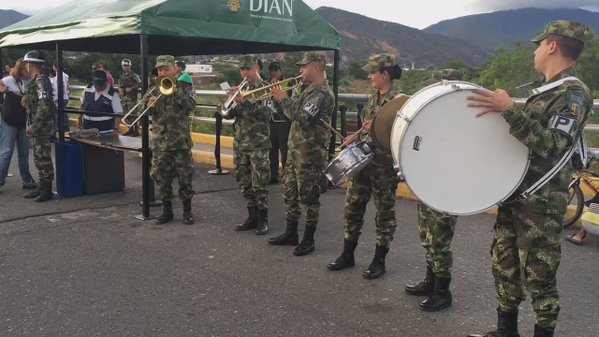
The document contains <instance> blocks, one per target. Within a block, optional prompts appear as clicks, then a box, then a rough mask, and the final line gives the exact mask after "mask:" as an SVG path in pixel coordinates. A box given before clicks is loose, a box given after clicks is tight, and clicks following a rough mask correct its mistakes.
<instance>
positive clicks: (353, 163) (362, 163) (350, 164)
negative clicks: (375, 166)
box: [324, 141, 374, 185]
mask: <svg viewBox="0 0 599 337" xmlns="http://www.w3.org/2000/svg"><path fill="white" fill-rule="evenodd" d="M373 158H374V153H373V152H372V149H371V148H370V147H369V146H368V144H366V142H365V141H361V142H357V143H353V144H351V145H350V146H348V147H347V148H345V149H343V151H341V153H339V155H338V156H337V157H335V158H334V159H333V160H332V161H331V162H330V163H329V165H328V166H327V167H326V169H325V170H324V174H325V175H326V176H327V178H328V179H329V180H330V181H331V182H332V183H333V184H335V185H340V184H341V183H343V182H344V181H346V180H347V179H349V178H351V177H353V176H354V174H356V173H358V172H360V171H361V170H362V169H363V168H364V167H366V165H368V163H370V162H371V161H372V159H373Z"/></svg>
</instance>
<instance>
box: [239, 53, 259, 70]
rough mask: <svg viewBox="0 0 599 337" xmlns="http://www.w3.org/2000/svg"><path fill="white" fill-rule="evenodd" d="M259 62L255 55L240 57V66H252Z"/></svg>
mask: <svg viewBox="0 0 599 337" xmlns="http://www.w3.org/2000/svg"><path fill="white" fill-rule="evenodd" d="M257 64H258V60H257V59H256V56H254V55H243V56H242V57H240V58H239V68H252V67H254V66H256V65H257Z"/></svg>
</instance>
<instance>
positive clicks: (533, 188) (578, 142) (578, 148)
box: [520, 133, 587, 200]
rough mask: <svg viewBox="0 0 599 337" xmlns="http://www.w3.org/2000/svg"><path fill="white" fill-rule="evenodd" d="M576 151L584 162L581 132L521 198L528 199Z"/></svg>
mask: <svg viewBox="0 0 599 337" xmlns="http://www.w3.org/2000/svg"><path fill="white" fill-rule="evenodd" d="M577 151H578V153H580V154H581V159H582V158H583V157H584V158H585V159H583V161H584V162H586V152H587V147H586V140H585V137H584V134H583V133H581V134H580V136H579V137H578V139H577V140H576V143H575V144H574V145H572V147H571V148H570V150H568V152H566V153H564V155H563V156H562V158H561V159H560V160H559V161H558V162H557V164H555V166H554V167H553V168H552V169H551V170H549V172H547V173H546V174H545V175H544V176H543V177H542V178H541V179H539V180H538V181H537V182H536V183H534V184H533V185H532V186H530V187H529V188H528V189H527V190H526V191H524V192H523V193H522V194H521V195H520V196H521V197H522V199H524V200H526V199H528V197H530V196H531V195H533V194H535V192H536V191H538V190H539V189H540V188H541V187H543V186H545V184H547V183H548V182H549V181H550V180H551V179H552V178H553V177H554V176H555V175H556V174H557V173H558V172H559V171H561V169H562V168H564V166H565V165H566V163H568V161H569V160H570V158H572V155H573V154H574V152H577Z"/></svg>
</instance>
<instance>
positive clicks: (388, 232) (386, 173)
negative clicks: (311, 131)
mask: <svg viewBox="0 0 599 337" xmlns="http://www.w3.org/2000/svg"><path fill="white" fill-rule="evenodd" d="M362 69H363V70H365V71H367V72H368V73H369V75H368V78H369V79H370V84H371V86H372V88H373V89H374V90H375V92H374V93H373V94H372V95H371V96H370V99H369V100H368V103H367V104H366V106H365V108H364V112H365V116H364V125H363V126H362V128H361V130H359V131H358V132H357V133H355V134H354V135H353V136H352V138H351V139H348V140H347V141H346V142H344V143H345V144H346V145H347V144H351V143H352V142H357V141H365V142H366V143H367V145H368V146H369V147H370V148H371V149H372V151H373V153H374V159H373V160H372V161H371V162H370V163H369V164H368V165H366V166H365V167H364V168H363V169H362V170H361V171H359V172H358V173H356V174H355V175H354V176H353V177H351V178H350V179H349V181H348V184H347V190H346V194H345V212H344V217H345V228H344V235H343V237H344V240H343V252H342V253H341V255H340V256H339V257H338V258H337V259H336V260H335V261H334V262H331V263H329V264H328V266H327V267H328V268H329V270H333V271H336V270H342V269H346V268H349V267H353V266H354V265H355V261H354V250H355V249H356V247H357V246H358V239H359V237H360V234H361V233H362V226H363V225H364V213H365V212H366V205H367V204H368V201H369V200H370V196H373V197H374V205H375V207H376V215H375V225H376V246H375V250H374V258H373V259H372V262H371V263H370V265H369V266H368V269H366V271H364V273H363V274H362V276H363V277H364V278H365V279H375V278H379V277H380V276H381V275H383V274H384V273H385V272H386V268H385V257H386V256H387V253H388V252H389V246H390V245H391V241H393V234H394V233H395V228H396V227H397V223H396V220H395V190H396V189H397V184H398V183H399V179H398V177H397V171H395V168H394V167H393V156H392V155H391V150H390V149H386V148H383V147H382V146H377V145H376V143H374V142H373V141H372V137H371V134H370V131H371V129H372V128H373V126H372V120H373V118H374V117H376V115H377V113H378V111H379V110H380V109H381V108H382V107H383V106H384V105H385V104H386V103H387V102H389V101H391V100H392V99H393V98H394V97H395V96H397V95H398V94H399V90H398V88H397V87H395V86H394V85H393V80H398V79H399V78H400V77H401V68H400V67H399V65H398V64H397V63H396V62H395V58H394V57H393V55H391V54H386V53H383V54H376V55H373V56H371V57H370V59H369V60H368V63H367V64H366V65H365V66H364V67H362Z"/></svg>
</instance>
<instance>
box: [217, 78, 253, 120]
mask: <svg viewBox="0 0 599 337" xmlns="http://www.w3.org/2000/svg"><path fill="white" fill-rule="evenodd" d="M248 85H249V82H248V78H247V77H244V78H243V81H241V83H239V85H238V86H237V91H235V93H234V94H233V95H231V96H229V98H227V100H226V101H225V104H223V106H222V107H220V109H218V113H220V114H221V115H222V116H223V117H227V116H228V115H229V112H230V111H231V109H233V108H235V107H236V106H237V103H236V102H235V98H236V97H237V96H239V95H241V92H242V91H243V90H244V89H245V88H247V86H248Z"/></svg>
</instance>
